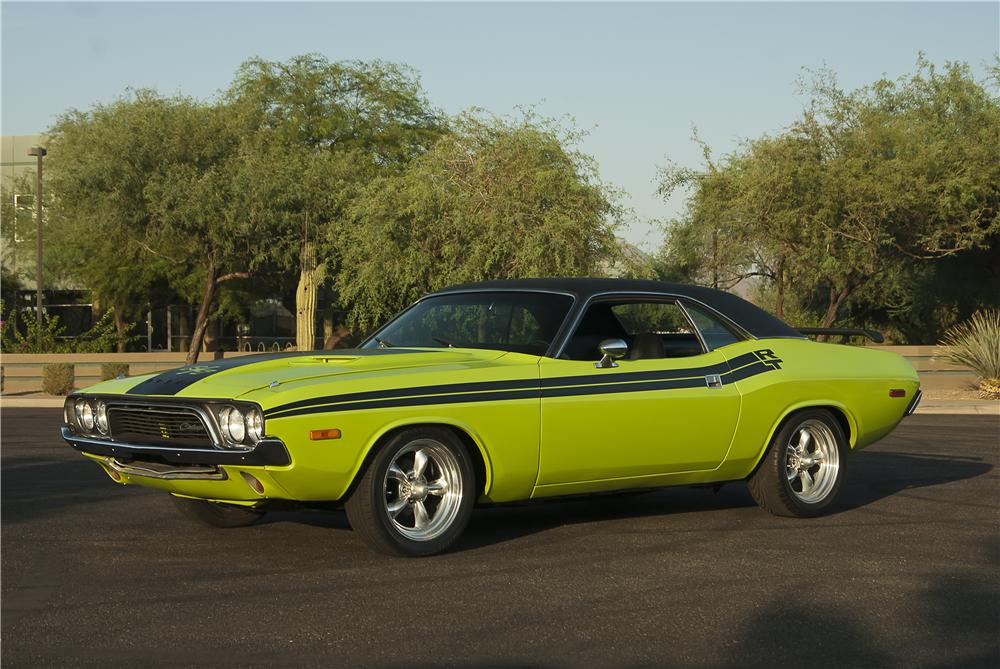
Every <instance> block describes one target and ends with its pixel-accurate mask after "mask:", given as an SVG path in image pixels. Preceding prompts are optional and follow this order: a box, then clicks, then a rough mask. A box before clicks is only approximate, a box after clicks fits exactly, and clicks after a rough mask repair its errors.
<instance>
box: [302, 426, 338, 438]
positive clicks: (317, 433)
mask: <svg viewBox="0 0 1000 669" xmlns="http://www.w3.org/2000/svg"><path fill="white" fill-rule="evenodd" d="M323 439H340V430H339V429H338V428H333V429H330V430H311V431H310V432H309V441H321V440H323Z"/></svg>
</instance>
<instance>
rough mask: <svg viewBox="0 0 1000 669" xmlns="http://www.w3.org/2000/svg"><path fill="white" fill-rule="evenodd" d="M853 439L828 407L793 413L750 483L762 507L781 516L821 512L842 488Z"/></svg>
mask: <svg viewBox="0 0 1000 669" xmlns="http://www.w3.org/2000/svg"><path fill="white" fill-rule="evenodd" d="M847 453H848V444H847V437H846V436H845V435H844V430H843V429H842V428H841V427H840V424H839V423H838V422H837V421H836V420H835V419H834V417H833V416H832V415H831V414H830V412H829V411H827V410H825V409H809V410H806V411H801V412H799V413H797V414H795V415H793V416H792V417H791V418H790V419H789V420H788V422H786V423H785V425H784V426H783V427H782V428H781V429H780V430H778V433H777V434H776V435H775V436H774V439H773V440H772V441H771V446H770V448H769V449H768V452H767V454H766V455H765V456H764V460H763V462H761V463H760V466H759V467H758V468H757V471H756V472H754V473H753V475H752V476H751V477H750V480H749V481H748V482H747V485H748V487H749V488H750V494H751V495H752V496H753V498H754V500H755V501H756V502H757V504H759V505H760V506H761V507H763V508H765V509H767V510H768V511H770V512H771V513H773V514H775V515H778V516H798V517H809V516H818V515H820V514H821V513H823V512H824V511H825V510H826V509H827V507H829V506H830V505H831V504H832V503H833V501H834V499H835V498H836V496H837V493H838V492H839V491H840V486H841V483H842V482H843V480H844V471H845V465H846V459H847Z"/></svg>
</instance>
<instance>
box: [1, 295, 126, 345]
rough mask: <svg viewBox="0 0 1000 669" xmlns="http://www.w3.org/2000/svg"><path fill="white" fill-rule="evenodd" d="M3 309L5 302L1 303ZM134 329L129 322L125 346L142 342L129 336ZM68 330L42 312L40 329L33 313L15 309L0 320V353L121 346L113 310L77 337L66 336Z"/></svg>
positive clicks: (53, 316) (52, 317) (56, 318)
mask: <svg viewBox="0 0 1000 669" xmlns="http://www.w3.org/2000/svg"><path fill="white" fill-rule="evenodd" d="M2 310H4V303H3V302H2V301H0V311H2ZM18 323H20V327H19V326H18ZM133 327H135V326H134V324H131V323H130V324H129V325H128V326H127V328H126V335H125V337H124V341H125V343H126V344H128V343H131V342H134V341H137V340H138V339H139V337H138V336H137V335H133V334H130V333H131V331H132V328H133ZM65 331H66V328H65V327H63V326H62V324H60V322H59V317H58V316H55V315H50V314H46V313H43V314H42V323H41V328H39V326H38V319H37V318H36V316H35V314H34V312H31V311H28V310H26V309H20V310H18V309H13V308H12V309H10V310H9V311H4V318H3V320H0V350H3V352H4V353H108V352H110V351H113V350H115V348H116V346H117V343H118V333H117V331H116V329H115V323H114V312H112V311H110V310H109V311H105V312H104V314H102V315H101V317H100V318H99V319H98V320H97V322H96V323H94V325H93V326H92V327H91V328H90V329H89V330H87V331H86V332H84V333H83V334H81V335H80V336H78V337H73V338H71V339H67V338H65V337H63V335H64V334H65Z"/></svg>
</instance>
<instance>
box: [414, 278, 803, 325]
mask: <svg viewBox="0 0 1000 669" xmlns="http://www.w3.org/2000/svg"><path fill="white" fill-rule="evenodd" d="M470 290H498V291H503V290H535V291H542V292H561V293H569V294H571V295H573V296H574V297H576V298H577V305H578V306H582V305H583V304H584V303H586V302H587V301H588V300H589V299H590V298H592V297H594V296H595V295H600V294H603V293H658V294H664V295H672V296H676V297H681V298H688V299H690V300H692V301H695V302H701V303H702V304H704V305H706V306H708V307H709V308H711V309H713V310H715V311H717V312H719V313H720V314H722V315H723V316H725V317H726V318H728V319H729V320H731V321H733V322H734V323H736V324H737V325H739V326H740V327H741V328H743V329H744V330H746V331H747V332H749V333H750V334H752V335H753V336H754V337H757V338H759V339H764V338H767V337H796V338H799V339H801V338H803V335H802V333H800V332H799V331H798V330H795V329H794V328H792V327H791V326H789V325H787V324H786V323H784V322H782V321H780V320H778V319H777V318H775V317H774V316H772V315H771V314H769V313H767V312H766V311H764V310H763V309H761V308H760V307H757V306H755V305H753V304H751V303H750V302H747V301H746V300H744V299H743V298H741V297H738V296H736V295H733V294H732V293H727V292H725V291H723V290H716V289H715V288H707V287H705V286H692V285H688V284H683V283H666V282H663V281H650V280H646V279H585V278H564V279H511V280H506V281H482V282H478V283H465V284H461V285H457V286H450V287H448V288H445V289H443V290H439V291H436V292H434V293H432V295H444V294H447V293H460V292H467V291H470Z"/></svg>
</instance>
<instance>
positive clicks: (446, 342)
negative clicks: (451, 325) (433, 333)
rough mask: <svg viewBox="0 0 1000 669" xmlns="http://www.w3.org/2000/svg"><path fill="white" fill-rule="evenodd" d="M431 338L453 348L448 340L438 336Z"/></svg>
mask: <svg viewBox="0 0 1000 669" xmlns="http://www.w3.org/2000/svg"><path fill="white" fill-rule="evenodd" d="M431 339H433V340H434V341H436V342H437V343H439V344H444V345H445V346H447V347H448V348H455V345H454V344H452V343H451V342H450V341H445V340H444V339H441V338H440V337H431Z"/></svg>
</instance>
